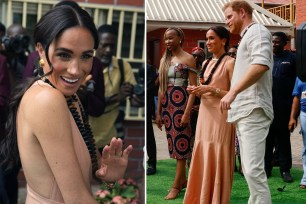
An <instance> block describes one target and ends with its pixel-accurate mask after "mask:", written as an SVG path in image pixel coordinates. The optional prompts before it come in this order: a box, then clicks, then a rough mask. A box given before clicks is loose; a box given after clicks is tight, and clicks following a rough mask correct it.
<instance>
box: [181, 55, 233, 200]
mask: <svg viewBox="0 0 306 204" xmlns="http://www.w3.org/2000/svg"><path fill="white" fill-rule="evenodd" d="M228 59H229V56H225V57H224V58H223V59H222V61H221V63H220V65H219V66H218V68H217V69H216V71H215V73H214V75H213V77H212V80H211V82H210V84H209V85H211V86H214V87H218V88H220V89H222V90H229V89H230V79H229V73H228V72H227V70H226V61H227V60H228ZM215 63H216V61H214V60H211V62H210V63H209V65H208V67H207V69H206V71H205V73H204V80H207V78H208V76H209V74H210V72H211V69H212V68H213V67H214V65H215ZM220 100H221V98H219V97H216V96H215V95H212V94H209V95H202V97H201V105H200V109H199V116H198V122H197V126H196V136H195V142H194V148H193V152H192V160H191V165H190V170H189V178H188V185H187V189H186V193H185V198H184V203H185V204H190V203H194V204H212V203H213V204H221V203H222V204H229V203H230V194H231V189H232V183H233V174H234V153H235V128H234V126H233V125H232V124H230V123H227V122H226V119H227V111H224V112H223V113H221V111H220V108H219V103H220Z"/></svg>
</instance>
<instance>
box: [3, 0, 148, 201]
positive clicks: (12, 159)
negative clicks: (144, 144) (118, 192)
mask: <svg viewBox="0 0 306 204" xmlns="http://www.w3.org/2000/svg"><path fill="white" fill-rule="evenodd" d="M59 22H61V23H59ZM97 27H98V29H97ZM0 28H1V33H0V34H1V36H0V37H1V42H2V43H1V46H0V51H1V54H0V114H1V115H0V120H1V121H0V135H1V140H0V158H1V161H0V165H1V166H0V167H1V168H0V203H3V204H17V200H18V180H17V176H18V173H19V170H20V168H22V169H23V172H24V175H25V178H26V182H27V197H26V203H29V204H30V203H31V204H33V203H97V201H96V200H95V197H94V196H93V195H92V191H91V183H92V181H93V179H95V180H96V181H97V182H104V183H106V185H107V186H109V187H110V188H111V187H113V186H114V182H116V181H117V180H119V179H121V178H123V177H124V174H125V170H126V168H127V164H128V157H129V154H130V152H131V151H132V149H133V147H132V146H131V145H129V144H124V141H125V140H124V139H125V138H124V132H123V121H124V115H122V114H120V113H119V112H120V109H123V107H122V106H125V104H124V102H125V101H126V100H127V99H129V100H130V102H131V105H132V106H137V107H140V106H143V105H144V95H141V94H136V93H135V92H136V91H135V88H134V87H135V86H137V85H138V84H137V81H136V79H135V77H134V74H133V72H132V68H131V65H130V64H129V63H128V62H127V61H125V60H122V59H117V58H116V57H114V53H115V50H116V42H117V30H116V27H114V26H112V25H101V26H98V25H95V24H94V22H93V19H92V17H91V16H90V15H89V14H88V13H87V11H85V10H84V9H82V8H81V7H80V6H79V5H78V4H77V3H76V2H75V1H68V0H67V1H60V2H59V3H57V4H56V5H55V6H54V7H53V8H52V9H50V10H49V11H48V12H46V13H45V14H44V15H43V16H42V17H41V18H40V20H39V21H38V23H37V24H36V26H35V29H34V37H33V41H34V45H35V51H33V52H31V51H30V50H31V49H28V48H29V47H30V36H29V35H27V32H26V30H25V28H23V27H22V26H21V25H17V24H13V25H12V26H10V27H8V29H7V30H6V29H5V26H4V25H3V24H1V26H0ZM13 39H14V40H16V39H22V40H20V42H19V41H18V42H19V43H24V44H22V45H20V49H17V48H16V45H14V46H11V44H10V43H12V42H9V41H13ZM26 40H29V41H26ZM15 43H16V41H15ZM139 86H140V88H141V87H142V86H143V84H140V85H139ZM138 92H139V90H138ZM123 114H124V111H123ZM106 123H107V124H106ZM124 146H125V147H124ZM63 155H64V156H63ZM67 178H71V179H67Z"/></svg>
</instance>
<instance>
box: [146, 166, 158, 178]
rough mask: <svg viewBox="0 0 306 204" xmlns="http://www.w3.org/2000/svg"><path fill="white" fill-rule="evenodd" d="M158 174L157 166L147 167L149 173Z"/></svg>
mask: <svg viewBox="0 0 306 204" xmlns="http://www.w3.org/2000/svg"><path fill="white" fill-rule="evenodd" d="M153 174H156V167H154V166H151V165H149V166H148V168H147V175H148V176H149V175H153Z"/></svg>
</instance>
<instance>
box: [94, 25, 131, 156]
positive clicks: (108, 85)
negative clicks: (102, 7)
mask: <svg viewBox="0 0 306 204" xmlns="http://www.w3.org/2000/svg"><path fill="white" fill-rule="evenodd" d="M98 34H99V41H100V42H99V47H98V49H97V51H96V57H97V58H98V59H99V60H100V62H101V64H102V66H101V67H100V70H101V72H102V73H103V78H104V87H105V94H104V96H105V110H104V113H103V114H102V115H101V116H98V117H97V116H95V115H91V114H89V122H90V125H91V126H92V131H93V134H94V136H95V140H96V144H97V146H98V148H99V150H100V151H102V149H103V147H104V145H106V144H109V143H110V141H111V139H112V138H113V137H116V138H117V137H119V138H122V139H123V138H124V132H123V126H122V125H123V120H124V112H122V111H120V103H122V102H125V100H126V98H127V97H131V96H132V95H133V93H134V92H133V86H134V85H135V84H136V80H135V76H134V73H133V71H132V68H131V65H130V64H129V63H128V62H127V61H125V60H121V59H117V58H116V57H115V56H114V54H115V50H116V43H117V30H116V29H115V28H114V26H112V25H102V26H100V27H99V28H98ZM97 108H99V107H97ZM116 121H117V123H116ZM115 125H117V128H116V126H115ZM118 130H120V132H118Z"/></svg>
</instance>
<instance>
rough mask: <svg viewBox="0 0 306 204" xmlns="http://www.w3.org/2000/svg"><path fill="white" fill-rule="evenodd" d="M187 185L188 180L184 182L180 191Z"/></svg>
mask: <svg viewBox="0 0 306 204" xmlns="http://www.w3.org/2000/svg"><path fill="white" fill-rule="evenodd" d="M187 183H188V180H186V181H184V183H183V184H182V185H181V189H184V188H186V187H187Z"/></svg>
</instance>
